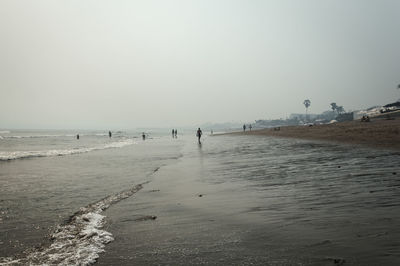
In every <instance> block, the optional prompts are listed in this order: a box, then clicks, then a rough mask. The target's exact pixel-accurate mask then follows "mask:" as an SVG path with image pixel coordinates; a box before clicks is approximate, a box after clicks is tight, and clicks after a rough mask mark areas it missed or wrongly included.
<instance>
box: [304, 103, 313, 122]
mask: <svg viewBox="0 0 400 266" xmlns="http://www.w3.org/2000/svg"><path fill="white" fill-rule="evenodd" d="M303 104H304V106H305V107H306V120H308V107H310V105H311V101H310V100H309V99H306V100H304V102H303Z"/></svg>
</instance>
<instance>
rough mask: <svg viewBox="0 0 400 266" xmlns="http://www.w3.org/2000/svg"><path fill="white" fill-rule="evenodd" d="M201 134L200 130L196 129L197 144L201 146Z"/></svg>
mask: <svg viewBox="0 0 400 266" xmlns="http://www.w3.org/2000/svg"><path fill="white" fill-rule="evenodd" d="M202 134H203V132H201V129H200V128H199V129H197V134H196V136H197V138H198V139H199V144H201V141H200V138H201V135H202Z"/></svg>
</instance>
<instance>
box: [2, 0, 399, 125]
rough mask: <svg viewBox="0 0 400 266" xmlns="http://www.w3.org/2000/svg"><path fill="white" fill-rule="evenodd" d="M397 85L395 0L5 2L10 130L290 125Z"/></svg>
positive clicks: (371, 100)
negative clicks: (303, 115) (296, 117)
mask: <svg viewBox="0 0 400 266" xmlns="http://www.w3.org/2000/svg"><path fill="white" fill-rule="evenodd" d="M399 83H400V1H398V0H392V1H390V0H387V1H385V0H375V1H372V0H307V1H306V0H292V1H283V0H276V1H272V0H270V1H268V0H265V1H255V0H254V1H252V0H240V1H235V0H226V1H222V0H209V1H208V0H197V1H190V0H181V1H170V0H160V1H152V0H142V1H116V0H113V1H111V0H110V1H104V0H85V1H82V0H77V1H73V0H65V1H56V0H49V1H40V0H35V1H19V0H0V128H10V127H11V128H15V127H18V128H99V129H102V128H107V129H108V128H113V129H114V128H115V129H116V128H123V129H125V128H135V127H148V126H152V127H154V126H155V127H157V126H158V127H178V126H184V125H193V126H196V125H198V124H201V123H204V122H226V121H237V122H249V121H254V120H255V119H270V118H285V117H286V116H287V115H289V114H290V113H300V112H304V110H305V108H304V105H303V101H304V100H305V99H307V98H308V99H310V100H311V107H310V109H309V112H312V113H320V112H322V111H325V110H328V109H329V104H330V103H331V102H336V103H337V104H338V105H343V106H344V108H345V109H346V110H349V109H352V110H355V109H361V108H366V107H370V106H372V105H379V104H386V103H390V102H394V101H395V100H397V99H398V98H400V90H397V89H396V87H397V85H398V84H399Z"/></svg>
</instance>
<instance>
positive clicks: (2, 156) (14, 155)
mask: <svg viewBox="0 0 400 266" xmlns="http://www.w3.org/2000/svg"><path fill="white" fill-rule="evenodd" d="M134 143H135V142H134V140H133V139H124V140H120V141H115V142H111V143H106V144H102V145H97V146H94V147H83V148H72V149H63V150H44V151H0V161H8V160H15V159H22V158H31V157H50V156H64V155H71V154H78V153H85V152H90V151H96V150H104V149H110V148H122V147H125V146H128V145H132V144H134Z"/></svg>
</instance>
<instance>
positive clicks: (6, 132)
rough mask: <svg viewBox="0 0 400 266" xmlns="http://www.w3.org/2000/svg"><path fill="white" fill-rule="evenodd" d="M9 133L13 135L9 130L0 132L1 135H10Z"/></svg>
mask: <svg viewBox="0 0 400 266" xmlns="http://www.w3.org/2000/svg"><path fill="white" fill-rule="evenodd" d="M9 133H11V132H10V131H8V130H0V134H9Z"/></svg>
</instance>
